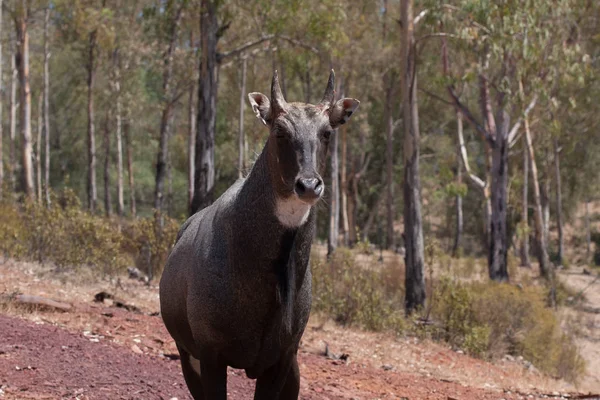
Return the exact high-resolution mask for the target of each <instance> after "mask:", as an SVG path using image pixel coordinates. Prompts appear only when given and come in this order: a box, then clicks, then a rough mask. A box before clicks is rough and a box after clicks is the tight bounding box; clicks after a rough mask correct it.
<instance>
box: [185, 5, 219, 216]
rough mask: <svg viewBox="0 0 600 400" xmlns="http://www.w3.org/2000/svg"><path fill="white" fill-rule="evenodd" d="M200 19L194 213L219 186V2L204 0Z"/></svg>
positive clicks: (208, 200) (209, 200)
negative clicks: (217, 125) (217, 160)
mask: <svg viewBox="0 0 600 400" xmlns="http://www.w3.org/2000/svg"><path fill="white" fill-rule="evenodd" d="M200 9H201V16H200V32H201V35H200V48H201V50H200V54H201V59H200V76H199V91H198V119H197V134H196V159H195V162H196V166H195V168H196V172H195V176H194V179H195V181H194V199H193V201H192V205H191V210H190V214H194V213H195V212H196V211H198V210H200V209H202V208H204V207H206V206H208V205H209V204H211V203H212V201H213V195H214V193H213V191H214V185H215V148H214V144H215V130H216V118H217V88H218V61H217V41H218V37H217V32H218V30H219V24H218V21H217V2H216V1H214V0H202V4H201V7H200Z"/></svg>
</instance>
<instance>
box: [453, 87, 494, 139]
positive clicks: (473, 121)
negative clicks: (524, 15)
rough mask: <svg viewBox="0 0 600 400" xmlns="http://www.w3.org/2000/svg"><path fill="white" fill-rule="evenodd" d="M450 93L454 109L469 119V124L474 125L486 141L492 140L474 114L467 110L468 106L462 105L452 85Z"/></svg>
mask: <svg viewBox="0 0 600 400" xmlns="http://www.w3.org/2000/svg"><path fill="white" fill-rule="evenodd" d="M448 93H450V97H451V98H452V101H453V104H454V107H455V108H456V109H457V110H458V111H460V113H461V114H462V115H463V116H465V118H467V121H469V123H470V124H471V125H473V127H474V128H475V130H476V131H477V132H479V133H480V134H481V135H482V136H483V137H484V139H485V140H490V134H489V133H488V132H487V131H486V130H485V128H484V127H483V126H482V125H481V124H480V123H479V122H478V121H477V119H476V118H475V117H474V116H473V114H472V113H471V111H470V110H469V109H468V108H467V106H465V105H464V104H463V103H461V101H460V99H459V98H458V96H457V95H456V92H455V91H454V87H453V86H452V85H449V86H448Z"/></svg>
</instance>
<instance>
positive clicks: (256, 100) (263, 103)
mask: <svg viewBox="0 0 600 400" xmlns="http://www.w3.org/2000/svg"><path fill="white" fill-rule="evenodd" d="M248 99H249V100H250V105H251V106H252V111H254V114H256V117H257V118H258V119H260V120H261V121H262V123H263V124H265V125H266V124H267V121H268V120H269V114H270V111H271V102H270V101H269V98H268V97H267V96H265V95H264V94H262V93H258V92H252V93H249V94H248Z"/></svg>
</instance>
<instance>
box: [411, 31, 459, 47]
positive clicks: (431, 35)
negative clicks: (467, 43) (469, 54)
mask: <svg viewBox="0 0 600 400" xmlns="http://www.w3.org/2000/svg"><path fill="white" fill-rule="evenodd" d="M431 38H452V39H463V40H469V39H467V38H461V37H460V36H457V35H455V34H453V33H447V32H436V33H429V34H427V35H424V36H421V37H419V38H417V39H415V47H416V46H417V44H419V42H422V41H424V40H426V39H431Z"/></svg>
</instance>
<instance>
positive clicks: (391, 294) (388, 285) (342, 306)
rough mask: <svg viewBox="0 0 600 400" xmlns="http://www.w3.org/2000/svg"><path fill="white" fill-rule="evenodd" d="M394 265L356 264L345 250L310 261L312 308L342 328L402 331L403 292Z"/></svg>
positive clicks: (352, 255)
mask: <svg viewBox="0 0 600 400" xmlns="http://www.w3.org/2000/svg"><path fill="white" fill-rule="evenodd" d="M398 267H399V266H398V265H387V266H386V265H382V264H379V263H373V265H369V266H361V265H358V264H357V263H356V261H355V259H354V254H353V252H352V251H350V250H348V249H338V250H337V251H336V252H335V253H334V255H333V256H332V257H331V259H330V260H329V261H324V260H322V259H320V258H318V257H316V258H313V263H312V271H313V308H314V310H315V311H318V312H323V313H324V314H326V315H328V316H330V317H332V318H333V319H334V320H335V321H336V322H338V323H340V324H343V325H355V326H359V327H362V328H365V329H370V330H375V331H381V330H385V329H391V330H395V331H400V330H402V327H403V324H404V319H403V317H402V313H403V306H402V301H403V297H404V295H403V290H399V287H401V285H402V284H401V281H400V279H401V276H402V275H401V274H400V273H399V271H395V269H397V268H398Z"/></svg>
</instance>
